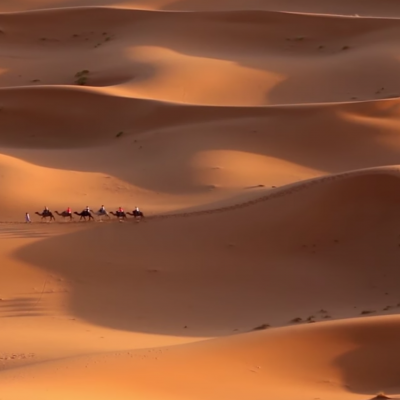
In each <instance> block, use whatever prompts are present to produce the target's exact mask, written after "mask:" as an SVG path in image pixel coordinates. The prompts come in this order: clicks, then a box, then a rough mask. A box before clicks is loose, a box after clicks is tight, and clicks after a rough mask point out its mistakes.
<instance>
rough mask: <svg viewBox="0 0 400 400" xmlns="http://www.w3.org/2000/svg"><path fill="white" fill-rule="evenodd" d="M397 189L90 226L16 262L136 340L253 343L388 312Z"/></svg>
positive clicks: (362, 185) (87, 313)
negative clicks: (249, 336)
mask: <svg viewBox="0 0 400 400" xmlns="http://www.w3.org/2000/svg"><path fill="white" fill-rule="evenodd" d="M398 182H399V178H398V177H396V176H390V175H389V176H387V175H384V174H383V175H380V174H371V175H365V176H361V177H356V178H351V179H350V178H349V180H337V181H335V180H333V181H330V182H328V183H326V184H323V185H325V189H320V188H319V187H318V185H317V186H315V187H314V186H310V187H309V188H308V189H306V190H307V195H305V196H302V195H301V192H298V195H296V191H294V193H292V194H291V195H290V196H285V197H281V198H277V199H276V200H272V201H270V202H268V204H267V203H257V204H255V205H252V206H251V207H247V208H238V209H236V210H235V211H234V212H225V213H219V214H215V215H205V216H202V218H201V219H198V218H179V219H174V220H165V221H158V222H157V221H153V222H149V223H146V224H144V223H143V224H128V223H126V224H109V225H103V226H92V227H88V229H86V230H82V231H79V232H73V233H71V234H68V235H64V236H57V237H52V238H47V239H44V240H42V241H40V242H36V243H33V244H30V245H28V246H26V247H24V248H22V249H19V250H17V251H16V252H15V253H14V256H15V257H16V258H18V259H19V260H22V261H24V262H27V263H29V264H31V265H35V266H37V267H38V268H42V269H44V270H46V271H48V272H50V273H54V274H57V276H62V277H63V278H64V279H65V281H66V282H68V284H69V286H70V288H71V290H70V292H69V293H70V294H69V296H70V297H69V307H70V312H71V313H72V314H74V315H76V316H77V317H79V318H82V319H85V320H87V321H90V322H91V323H93V324H97V325H102V326H107V327H111V328H114V329H121V330H127V331H136V332H147V333H157V334H167V335H178V336H180V335H183V336H201V337H203V336H220V335H226V334H231V333H232V332H234V331H236V330H237V329H238V331H239V332H248V331H250V330H252V329H253V328H254V327H256V326H259V325H260V324H264V323H267V324H271V325H272V326H279V325H286V324H287V323H289V321H290V320H292V319H293V318H294V317H298V316H301V317H303V319H305V318H306V317H308V316H309V315H311V314H310V313H313V312H315V310H318V309H321V308H324V309H327V310H329V312H333V313H334V310H335V309H337V308H339V309H342V310H343V309H344V308H346V309H348V307H349V304H354V305H356V304H358V302H359V299H360V296H361V298H363V299H368V301H371V302H374V304H380V305H381V306H380V308H381V309H383V307H384V306H385V305H387V304H389V297H388V296H387V295H385V292H389V293H391V294H392V293H397V292H398V289H399V287H398V282H399V279H398V278H399V271H398V263H399V260H400V253H399V244H398V235H399V228H398V223H397V222H396V221H397V220H398V218H399V217H400V210H399V208H398V202H399V201H400V186H399V184H398ZM321 185H322V184H321ZM372 187H373V188H374V190H371V188H372ZM294 204H295V205H296V207H293V205H294ZM276 207H278V209H277V208H276ZM282 207H283V208H282ZM321 221H323V222H321ZM378 232H379V234H377V233H378ZM335 240H336V242H335ZM371 241H372V242H371ZM371 243H373V248H372V247H371ZM66 244H68V248H69V249H71V251H66V252H64V253H63V255H62V257H60V249H62V248H65V246H66ZM313 244H314V245H313ZM343 246H344V247H343ZM349 246H351V257H349V251H350V250H349ZM82 248H84V251H82ZM310 248H312V249H313V250H311V249H310ZM366 249H368V251H367V250H366ZM370 282H374V283H375V285H376V289H371V287H370ZM339 292H340V293H341V295H340V296H338V293H339ZM305 293H307V296H305ZM310 294H312V295H310ZM289 298H290V299H291V300H290V302H288V299H289ZM396 299H397V298H396ZM390 304H391V303H390ZM277 305H279V306H277ZM352 312H353V314H351V315H349V316H359V315H360V309H355V310H354V311H352ZM354 313H356V314H354ZM299 314H300V315H299ZM332 315H333V316H334V314H332ZM274 321H275V322H274Z"/></svg>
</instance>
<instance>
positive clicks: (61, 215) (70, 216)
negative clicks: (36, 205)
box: [55, 211, 74, 221]
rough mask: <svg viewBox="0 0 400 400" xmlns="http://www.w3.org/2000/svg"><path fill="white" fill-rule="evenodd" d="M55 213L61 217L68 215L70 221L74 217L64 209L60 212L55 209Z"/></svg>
mask: <svg viewBox="0 0 400 400" xmlns="http://www.w3.org/2000/svg"><path fill="white" fill-rule="evenodd" d="M55 213H56V214H57V215H59V216H60V217H63V218H68V217H69V219H70V221H72V219H73V218H74V217H73V216H72V214H71V213H68V212H66V211H63V212H62V213H59V212H58V211H55Z"/></svg>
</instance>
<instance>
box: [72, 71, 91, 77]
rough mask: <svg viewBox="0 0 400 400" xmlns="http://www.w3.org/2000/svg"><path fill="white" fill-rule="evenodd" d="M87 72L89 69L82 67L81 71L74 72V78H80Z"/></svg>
mask: <svg viewBox="0 0 400 400" xmlns="http://www.w3.org/2000/svg"><path fill="white" fill-rule="evenodd" d="M88 73H89V70H87V69H84V70H83V71H79V72H77V73H76V74H75V78H80V77H81V76H84V75H87V74H88Z"/></svg>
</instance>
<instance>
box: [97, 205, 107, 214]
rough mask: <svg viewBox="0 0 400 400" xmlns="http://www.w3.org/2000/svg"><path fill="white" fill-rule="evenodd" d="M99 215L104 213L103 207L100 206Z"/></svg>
mask: <svg viewBox="0 0 400 400" xmlns="http://www.w3.org/2000/svg"><path fill="white" fill-rule="evenodd" d="M99 213H100V214H105V213H106V209H105V207H104V205H102V206H101V207H100V210H99Z"/></svg>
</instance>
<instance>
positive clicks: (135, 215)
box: [127, 210, 144, 218]
mask: <svg viewBox="0 0 400 400" xmlns="http://www.w3.org/2000/svg"><path fill="white" fill-rule="evenodd" d="M127 214H128V215H132V217H135V218H144V215H143V213H142V211H137V210H133V212H131V213H130V212H127Z"/></svg>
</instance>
